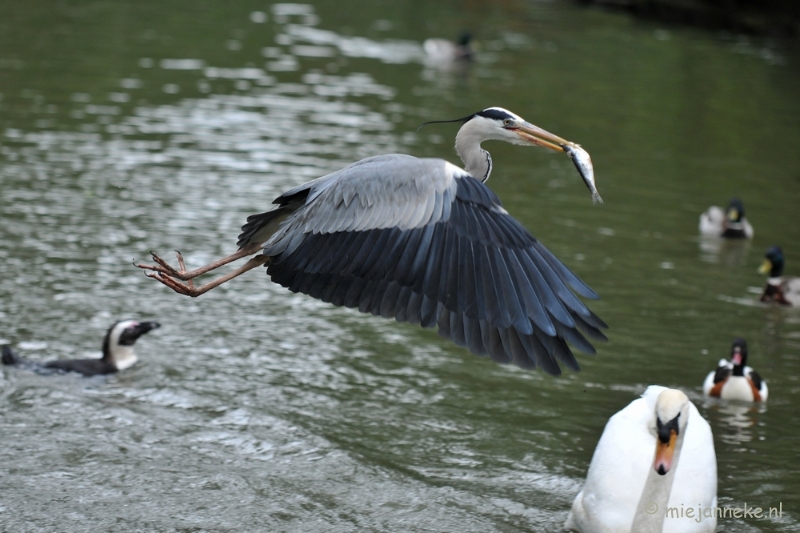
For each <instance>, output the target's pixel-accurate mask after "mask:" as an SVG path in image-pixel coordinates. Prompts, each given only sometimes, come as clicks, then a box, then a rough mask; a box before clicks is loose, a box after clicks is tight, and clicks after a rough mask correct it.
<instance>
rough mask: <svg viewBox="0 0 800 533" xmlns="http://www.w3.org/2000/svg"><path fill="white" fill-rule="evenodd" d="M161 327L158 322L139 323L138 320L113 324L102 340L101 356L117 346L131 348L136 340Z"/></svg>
mask: <svg viewBox="0 0 800 533" xmlns="http://www.w3.org/2000/svg"><path fill="white" fill-rule="evenodd" d="M160 327H161V324H159V323H158V322H140V321H138V320H120V321H119V322H116V323H114V325H112V326H111V327H110V328H108V331H107V332H106V336H105V338H103V356H104V357H110V354H111V353H112V352H113V351H114V349H115V348H116V347H117V346H133V345H134V344H135V343H136V339H138V338H139V337H141V336H142V335H144V334H145V333H147V332H148V331H152V330H154V329H158V328H160Z"/></svg>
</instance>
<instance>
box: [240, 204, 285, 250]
mask: <svg viewBox="0 0 800 533" xmlns="http://www.w3.org/2000/svg"><path fill="white" fill-rule="evenodd" d="M292 211H293V209H287V208H285V207H279V208H277V209H273V210H272V211H267V212H266V213H259V214H257V215H250V216H249V217H247V223H246V224H245V225H244V226H242V232H241V233H240V234H239V240H238V241H237V242H236V244H237V246H239V248H245V247H247V246H250V245H252V244H259V245H260V244H263V243H264V242H266V240H267V239H269V238H270V237H271V236H272V234H273V233H275V230H277V229H278V225H279V224H280V223H281V222H283V221H284V219H285V218H286V216H287V215H288V214H289V213H291V212H292Z"/></svg>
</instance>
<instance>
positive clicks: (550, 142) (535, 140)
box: [514, 122, 603, 204]
mask: <svg viewBox="0 0 800 533" xmlns="http://www.w3.org/2000/svg"><path fill="white" fill-rule="evenodd" d="M514 131H515V132H516V133H517V135H519V137H520V138H521V139H522V140H523V141H525V142H527V143H529V144H535V145H536V146H543V147H544V148H549V149H551V150H555V151H556V152H566V153H567V154H568V155H569V156H570V158H572V162H573V163H574V164H575V168H577V169H578V173H579V174H580V175H581V178H583V182H584V183H585V184H586V187H587V188H588V189H589V191H590V192H591V193H592V203H593V204H597V203H601V204H602V203H603V199H602V198H601V197H600V194H599V193H598V192H597V186H596V185H595V180H594V166H593V165H592V158H591V157H590V156H589V152H587V151H586V150H584V149H583V148H581V146H580V145H579V144H575V143H573V142H570V141H567V140H565V139H562V138H561V137H559V136H558V135H554V134H552V133H550V132H549V131H546V130H543V129H542V128H540V127H538V126H534V125H533V124H531V123H530V122H523V123H522V124H519V125H517V126H516V127H515V128H514Z"/></svg>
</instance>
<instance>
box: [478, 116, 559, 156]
mask: <svg viewBox="0 0 800 533" xmlns="http://www.w3.org/2000/svg"><path fill="white" fill-rule="evenodd" d="M462 130H464V132H465V133H466V132H469V133H471V134H472V135H474V136H476V137H478V138H480V140H481V141H490V140H492V141H506V142H509V143H511V144H518V145H522V146H543V147H545V148H549V149H551V150H555V151H557V152H563V151H564V148H562V146H561V145H564V144H570V143H569V141H566V140H564V139H562V138H561V137H559V136H558V135H554V134H552V133H550V132H549V131H545V130H543V129H542V128H540V127H539V126H534V125H533V124H531V123H530V122H528V121H527V120H525V119H524V118H522V117H520V116H519V115H515V114H514V113H512V112H511V111H508V110H507V109H503V108H502V107H489V108H487V109H484V110H483V111H478V112H477V113H475V114H474V115H472V116H470V117H467V118H466V120H465V122H464V126H462Z"/></svg>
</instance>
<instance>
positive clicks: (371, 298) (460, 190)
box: [240, 175, 607, 375]
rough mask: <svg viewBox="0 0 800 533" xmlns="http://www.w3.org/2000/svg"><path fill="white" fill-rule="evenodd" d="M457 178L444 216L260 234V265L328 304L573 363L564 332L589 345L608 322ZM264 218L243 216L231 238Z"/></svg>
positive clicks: (502, 354) (551, 369)
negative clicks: (406, 223)
mask: <svg viewBox="0 0 800 533" xmlns="http://www.w3.org/2000/svg"><path fill="white" fill-rule="evenodd" d="M456 182H457V192H456V195H455V198H453V199H452V205H451V206H450V214H449V217H447V218H446V219H443V220H438V221H437V220H433V221H431V222H429V223H428V224H426V225H422V226H420V227H415V228H411V229H406V230H401V229H399V228H396V227H390V228H385V229H368V230H365V231H349V232H336V233H327V234H321V233H314V232H309V233H306V234H305V235H303V238H302V242H301V243H300V244H299V245H298V246H297V247H290V248H289V251H288V252H286V253H283V250H284V249H286V246H280V245H275V246H274V247H275V251H274V252H271V244H270V242H267V244H266V245H265V247H264V253H265V254H266V255H268V256H271V260H270V263H269V264H268V267H267V273H268V275H269V276H270V277H271V278H272V280H273V281H274V282H276V283H279V284H280V285H282V286H284V287H287V288H288V289H289V290H291V291H293V292H301V293H304V294H308V295H309V296H312V297H314V298H318V299H321V300H323V301H325V302H330V303H332V304H334V305H340V306H345V307H350V308H358V310H359V311H361V312H363V313H371V314H373V315H380V316H382V317H385V318H395V319H396V320H397V321H398V322H409V323H411V324H419V325H421V326H423V327H426V328H432V327H434V326H438V329H439V334H440V335H441V336H443V337H445V338H448V339H451V340H452V341H453V342H455V343H456V344H458V345H459V346H465V347H467V348H469V349H470V350H471V351H472V352H474V353H476V354H478V355H489V356H490V357H491V358H492V359H493V360H495V361H498V362H500V363H514V364H516V365H518V366H520V367H522V368H534V367H541V368H542V369H543V370H545V371H546V372H548V373H550V374H556V375H557V374H560V373H561V370H560V368H559V363H561V364H564V365H566V366H568V367H569V368H572V369H575V370H577V369H578V368H579V367H578V363H577V361H576V360H575V357H574V356H573V354H572V351H571V350H570V348H569V347H568V346H567V343H566V341H568V342H570V343H571V344H572V345H573V346H574V347H575V348H577V349H579V350H581V351H583V352H586V353H595V349H594V347H593V346H592V345H591V344H590V343H589V342H588V341H587V340H586V338H585V337H584V335H586V336H588V337H590V338H592V339H594V340H606V337H605V335H604V334H603V333H602V332H601V331H600V330H601V329H603V328H606V327H607V326H606V324H605V323H604V322H603V321H602V320H601V319H600V318H598V317H597V316H596V315H595V314H594V313H592V312H591V311H590V310H589V309H588V308H587V307H586V306H585V305H584V304H583V302H581V301H580V300H579V299H578V298H577V297H576V296H575V294H574V293H573V291H575V292H577V293H578V294H580V295H582V296H584V297H587V298H597V295H596V293H595V292H594V291H592V290H591V289H590V288H589V287H588V286H587V285H586V284H585V283H583V282H582V281H581V280H580V279H579V278H578V277H577V276H575V275H574V274H573V273H572V272H570V271H569V270H568V269H567V267H565V266H564V265H563V264H562V263H561V262H560V261H559V260H558V259H556V257H555V256H553V254H551V253H550V251H548V250H547V249H546V248H545V247H544V246H543V245H542V244H541V243H540V242H538V241H537V240H536V239H535V238H534V237H533V236H532V235H531V234H530V233H529V232H528V231H527V230H526V229H525V228H524V227H523V226H522V225H521V224H520V223H519V222H517V221H516V220H515V219H514V218H512V217H511V216H510V215H508V214H507V213H506V212H505V211H504V210H503V209H502V208H501V203H500V200H499V199H498V198H497V196H496V195H495V194H494V193H493V192H492V191H491V189H489V188H488V187H486V186H485V185H484V184H483V183H481V182H480V181H478V180H476V179H474V178H472V177H470V176H468V175H463V176H460V177H458V178H457V179H456ZM280 209H281V208H278V210H276V211H279V210H280ZM301 209H302V208H301ZM271 213H274V212H271ZM272 216H274V215H272ZM443 218H444V217H443ZM270 219H271V216H270V214H269V213H265V214H261V215H254V216H253V217H250V218H248V224H247V225H245V226H244V227H243V228H242V230H243V232H242V235H240V243H241V242H246V240H247V238H248V236H250V235H253V234H255V233H256V232H257V231H258V230H259V229H260V227H262V226H260V225H259V224H261V223H266V222H264V221H269V220H270ZM295 238H296V237H295ZM273 254H274V255H273ZM570 288H571V289H572V290H570Z"/></svg>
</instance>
